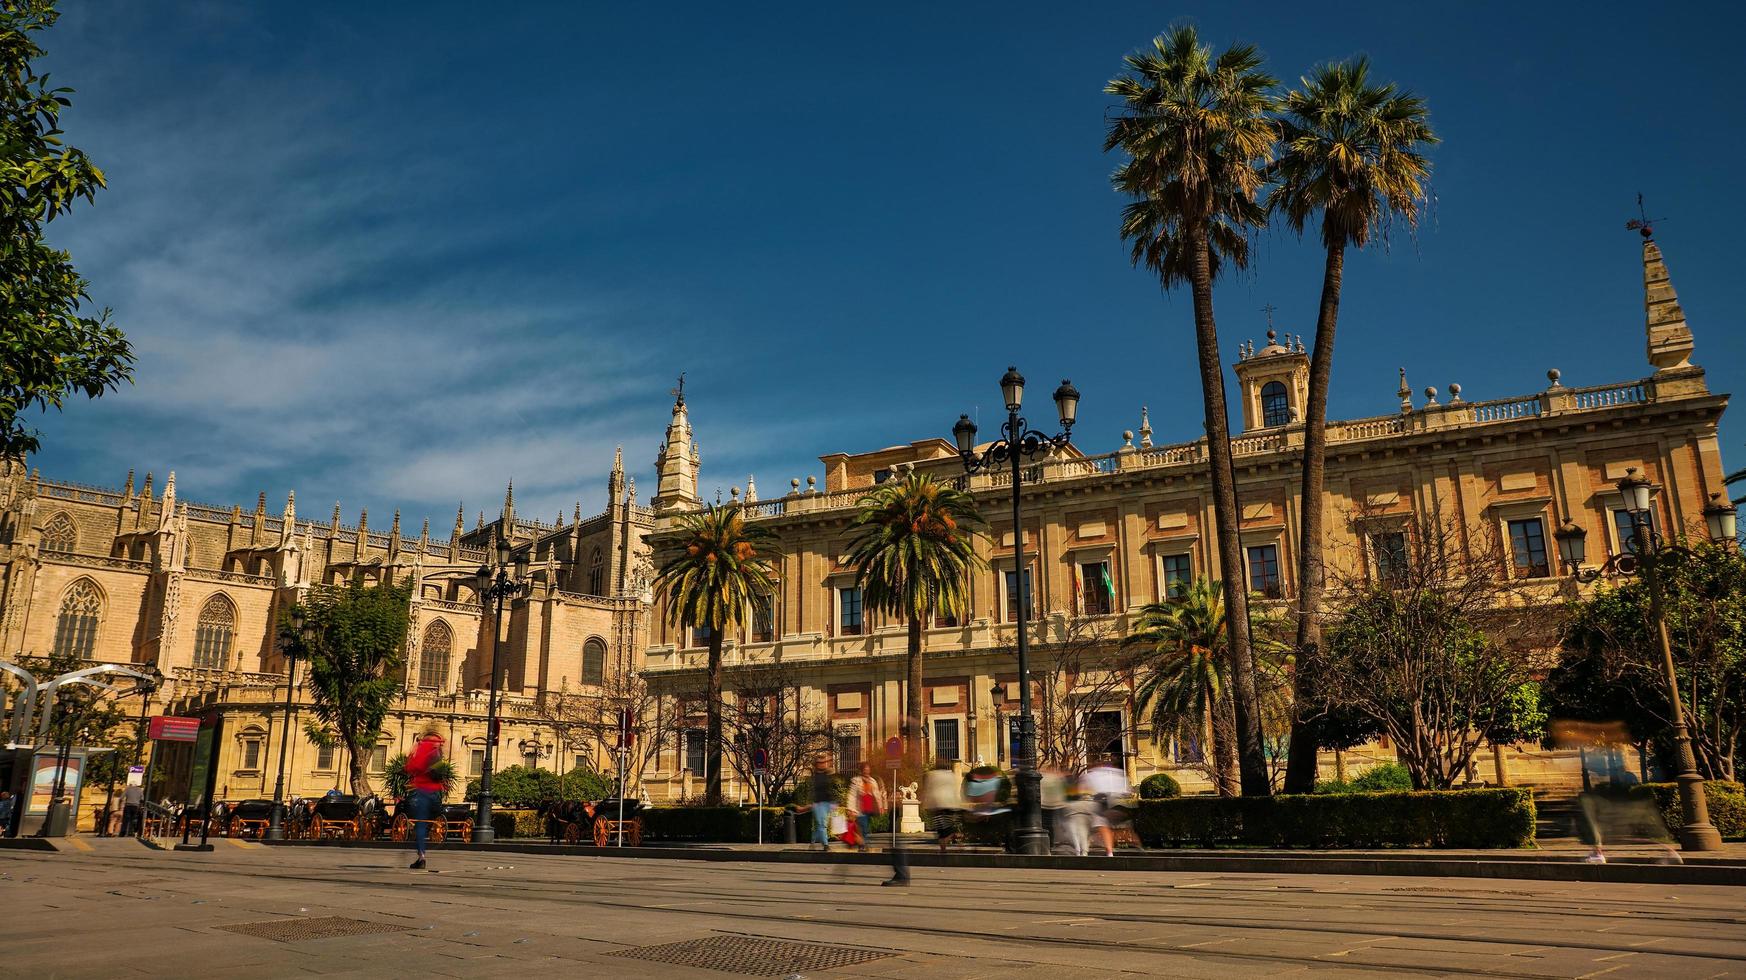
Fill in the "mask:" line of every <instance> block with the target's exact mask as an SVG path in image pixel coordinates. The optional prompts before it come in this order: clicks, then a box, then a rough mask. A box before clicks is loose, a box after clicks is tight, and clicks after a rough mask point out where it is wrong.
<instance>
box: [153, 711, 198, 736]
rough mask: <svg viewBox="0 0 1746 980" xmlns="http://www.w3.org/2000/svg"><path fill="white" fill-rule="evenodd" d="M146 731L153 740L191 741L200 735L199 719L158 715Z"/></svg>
mask: <svg viewBox="0 0 1746 980" xmlns="http://www.w3.org/2000/svg"><path fill="white" fill-rule="evenodd" d="M148 732H149V734H150V735H151V737H152V740H153V741H155V742H192V741H195V740H197V739H198V738H199V737H200V719H198V718H177V717H176V716H174V715H159V716H157V717H156V718H153V719H152V721H151V728H150V729H148Z"/></svg>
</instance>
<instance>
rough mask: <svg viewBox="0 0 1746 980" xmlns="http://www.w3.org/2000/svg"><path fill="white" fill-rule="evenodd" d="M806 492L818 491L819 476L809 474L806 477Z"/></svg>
mask: <svg viewBox="0 0 1746 980" xmlns="http://www.w3.org/2000/svg"><path fill="white" fill-rule="evenodd" d="M806 492H807V493H816V492H818V477H816V476H809V477H807V478H806Z"/></svg>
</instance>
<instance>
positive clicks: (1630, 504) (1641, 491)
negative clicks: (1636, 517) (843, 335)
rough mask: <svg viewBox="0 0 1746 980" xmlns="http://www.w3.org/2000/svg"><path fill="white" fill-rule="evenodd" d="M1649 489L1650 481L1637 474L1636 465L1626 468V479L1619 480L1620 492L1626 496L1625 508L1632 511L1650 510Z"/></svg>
mask: <svg viewBox="0 0 1746 980" xmlns="http://www.w3.org/2000/svg"><path fill="white" fill-rule="evenodd" d="M1649 491H1650V483H1649V481H1648V480H1645V479H1643V478H1641V477H1639V476H1637V468H1636V467H1634V466H1633V467H1631V468H1630V469H1628V470H1626V471H1625V476H1624V479H1622V480H1620V481H1619V493H1620V494H1622V495H1623V496H1624V498H1625V509H1626V510H1629V511H1631V512H1632V513H1635V514H1642V513H1647V512H1648V510H1649Z"/></svg>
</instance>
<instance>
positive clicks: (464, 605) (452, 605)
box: [419, 599, 479, 616]
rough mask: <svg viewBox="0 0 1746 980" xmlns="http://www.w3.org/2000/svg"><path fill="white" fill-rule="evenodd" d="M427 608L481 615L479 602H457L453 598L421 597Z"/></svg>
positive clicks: (421, 601)
mask: <svg viewBox="0 0 1746 980" xmlns="http://www.w3.org/2000/svg"><path fill="white" fill-rule="evenodd" d="M419 602H420V603H422V604H423V606H424V607H425V608H426V609H442V610H446V611H448V612H457V613H465V614H467V615H469V616H477V615H479V604H478V603H477V602H456V601H455V600H453V599H420V600H419Z"/></svg>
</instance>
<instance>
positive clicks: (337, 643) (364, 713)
mask: <svg viewBox="0 0 1746 980" xmlns="http://www.w3.org/2000/svg"><path fill="white" fill-rule="evenodd" d="M411 590H412V584H411V581H410V580H408V581H407V582H406V583H405V584H402V585H394V584H392V583H386V582H385V583H382V584H380V585H365V584H364V583H363V582H361V581H358V580H353V581H352V582H350V583H348V584H346V585H339V586H319V587H316V588H314V589H311V590H310V593H309V597H308V599H307V600H305V605H306V606H307V609H308V613H307V624H308V627H309V628H310V629H311V630H312V634H311V638H310V639H309V640H308V641H307V642H306V643H305V646H304V659H305V661H306V662H307V663H308V664H309V674H308V684H309V691H310V696H311V702H312V703H311V705H310V710H311V712H312V713H313V714H314V715H315V718H316V720H317V721H318V722H319V723H320V725H321V728H322V729H323V730H324V731H326V732H328V733H331V735H332V737H333V738H334V739H336V740H337V741H338V743H339V744H340V745H341V746H343V747H344V749H345V752H346V761H347V765H348V769H349V773H350V777H351V790H352V792H353V793H355V794H357V795H358V796H368V795H370V778H369V776H368V775H366V773H365V766H366V765H367V764H368V762H369V755H370V752H369V750H370V749H371V748H373V747H374V746H375V744H376V741H377V738H378V737H379V736H380V735H381V734H382V723H383V722H384V721H385V720H387V718H388V712H389V710H390V709H392V708H393V706H394V699H395V698H398V697H399V696H400V692H401V681H400V668H401V667H403V666H405V664H406V626H407V613H408V603H409V601H410V599H411V594H412V593H411ZM282 629H284V630H285V631H286V632H287V633H290V626H289V625H288V624H287V625H284V626H282ZM288 642H294V643H301V642H305V641H303V640H301V639H299V638H297V637H296V635H295V634H294V633H292V634H291V635H290V636H289V637H288Z"/></svg>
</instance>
